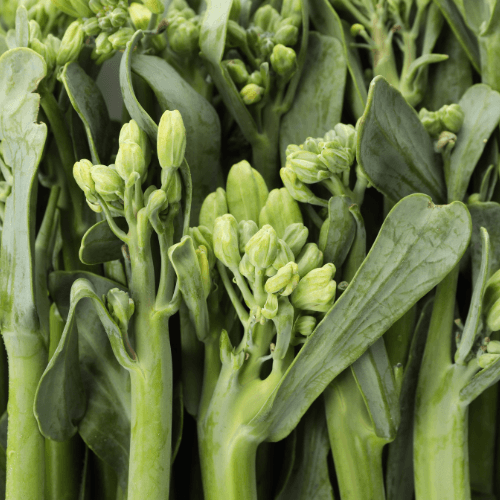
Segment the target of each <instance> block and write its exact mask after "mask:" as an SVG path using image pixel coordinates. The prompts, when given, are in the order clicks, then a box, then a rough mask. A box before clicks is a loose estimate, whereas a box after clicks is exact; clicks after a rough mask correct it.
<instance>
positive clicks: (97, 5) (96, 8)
mask: <svg viewBox="0 0 500 500" xmlns="http://www.w3.org/2000/svg"><path fill="white" fill-rule="evenodd" d="M89 8H90V10H91V11H92V12H93V13H94V14H98V13H99V12H101V10H103V8H104V6H103V5H102V3H101V2H100V1H99V0H89Z"/></svg>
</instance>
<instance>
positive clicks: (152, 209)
mask: <svg viewBox="0 0 500 500" xmlns="http://www.w3.org/2000/svg"><path fill="white" fill-rule="evenodd" d="M167 208H168V199H167V195H166V194H165V191H163V190H162V189H156V190H155V191H153V192H152V193H151V194H150V195H149V197H148V202H147V205H146V211H147V213H148V215H151V214H155V213H161V212H163V211H165V210H166V209H167Z"/></svg>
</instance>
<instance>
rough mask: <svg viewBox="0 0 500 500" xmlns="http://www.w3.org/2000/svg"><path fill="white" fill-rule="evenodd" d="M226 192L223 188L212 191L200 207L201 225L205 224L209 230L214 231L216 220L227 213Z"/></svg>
mask: <svg viewBox="0 0 500 500" xmlns="http://www.w3.org/2000/svg"><path fill="white" fill-rule="evenodd" d="M227 212H228V210H227V201H226V192H225V191H224V189H222V188H217V191H215V192H214V193H210V194H209V195H208V196H207V197H206V198H205V200H204V201H203V204H202V205H201V209H200V226H205V227H206V228H208V230H209V231H213V229H214V225H215V220H216V219H217V217H220V216H221V215H224V214H227Z"/></svg>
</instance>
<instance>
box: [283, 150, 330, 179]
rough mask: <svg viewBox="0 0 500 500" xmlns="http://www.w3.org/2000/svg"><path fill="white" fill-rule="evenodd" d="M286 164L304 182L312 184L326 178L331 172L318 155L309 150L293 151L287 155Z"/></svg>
mask: <svg viewBox="0 0 500 500" xmlns="http://www.w3.org/2000/svg"><path fill="white" fill-rule="evenodd" d="M286 166H287V167H289V168H291V169H292V170H293V171H294V172H295V174H296V175H297V177H298V179H299V180H300V181H302V182H304V183H306V184H314V183H316V182H320V181H322V180H324V179H328V177H330V175H331V173H330V171H329V170H328V168H327V166H326V165H325V164H324V163H323V162H322V161H321V159H320V158H319V157H318V155H316V154H314V153H311V152H310V151H304V150H300V151H295V152H294V153H291V154H290V155H288V157H287V160H286Z"/></svg>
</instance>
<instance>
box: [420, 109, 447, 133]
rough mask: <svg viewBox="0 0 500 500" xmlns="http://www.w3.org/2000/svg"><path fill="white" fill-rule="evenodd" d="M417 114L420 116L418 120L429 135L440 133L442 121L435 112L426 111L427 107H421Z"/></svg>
mask: <svg viewBox="0 0 500 500" xmlns="http://www.w3.org/2000/svg"><path fill="white" fill-rule="evenodd" d="M418 116H419V118H420V121H421V122H422V125H423V126H424V128H425V130H426V131H427V133H428V134H429V135H430V136H433V137H435V136H438V135H439V134H440V132H441V130H442V123H441V120H440V119H439V116H438V114H437V113H436V112H434V111H428V110H427V109H425V108H422V109H421V110H420V111H419V113H418Z"/></svg>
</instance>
